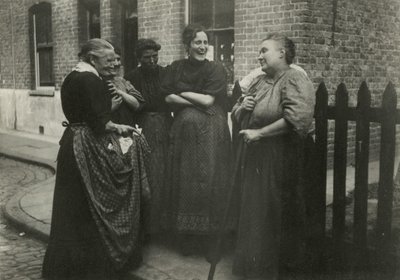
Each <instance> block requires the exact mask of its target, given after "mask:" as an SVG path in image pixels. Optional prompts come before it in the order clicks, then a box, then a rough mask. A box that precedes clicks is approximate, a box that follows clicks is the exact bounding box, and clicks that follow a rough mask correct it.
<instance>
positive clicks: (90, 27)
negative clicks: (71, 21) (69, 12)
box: [78, 0, 100, 43]
mask: <svg viewBox="0 0 400 280" xmlns="http://www.w3.org/2000/svg"><path fill="white" fill-rule="evenodd" d="M78 13H79V27H80V31H79V32H80V34H79V40H80V42H81V43H83V42H86V41H87V40H89V39H92V38H100V1H99V0H80V1H79V6H78Z"/></svg>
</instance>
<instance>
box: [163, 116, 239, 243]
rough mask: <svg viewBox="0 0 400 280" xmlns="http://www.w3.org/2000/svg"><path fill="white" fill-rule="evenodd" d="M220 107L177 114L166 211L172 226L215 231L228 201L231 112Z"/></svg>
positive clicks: (180, 230) (190, 230) (178, 230)
mask: <svg viewBox="0 0 400 280" xmlns="http://www.w3.org/2000/svg"><path fill="white" fill-rule="evenodd" d="M218 110H219V109H218ZM218 110H217V113H216V114H214V115H209V114H207V113H204V112H201V111H199V110H197V109H194V108H185V109H183V110H182V111H181V112H179V113H178V114H177V115H176V116H175V117H174V123H173V125H172V128H171V138H170V150H169V158H170V161H169V162H170V164H169V168H170V169H169V180H170V182H169V183H170V184H169V186H168V189H167V202H168V205H167V214H168V216H169V219H168V222H169V224H168V227H169V229H170V230H172V231H174V232H176V233H179V234H195V235H198V234H210V233H213V232H215V230H217V229H218V226H219V225H220V223H221V219H222V216H223V212H224V210H225V207H226V204H227V199H226V196H227V193H228V192H229V178H230V175H231V174H230V163H231V144H230V134H229V129H228V125H227V117H226V114H224V113H223V112H222V110H220V111H218Z"/></svg>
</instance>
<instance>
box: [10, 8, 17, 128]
mask: <svg viewBox="0 0 400 280" xmlns="http://www.w3.org/2000/svg"><path fill="white" fill-rule="evenodd" d="M10 22H11V55H12V64H13V71H12V77H13V101H14V129H15V130H17V93H16V92H15V89H16V87H17V82H16V80H15V79H16V78H15V45H14V15H13V8H12V2H10Z"/></svg>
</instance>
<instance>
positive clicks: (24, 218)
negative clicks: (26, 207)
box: [0, 148, 56, 243]
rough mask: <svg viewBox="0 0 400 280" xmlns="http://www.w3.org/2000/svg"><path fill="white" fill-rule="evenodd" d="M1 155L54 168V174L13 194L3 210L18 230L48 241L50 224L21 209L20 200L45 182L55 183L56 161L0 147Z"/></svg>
mask: <svg viewBox="0 0 400 280" xmlns="http://www.w3.org/2000/svg"><path fill="white" fill-rule="evenodd" d="M0 155H3V156H5V157H8V158H11V159H14V160H19V161H22V162H26V163H30V164H35V165H39V166H42V167H46V168H49V169H51V170H52V172H53V176H52V177H50V178H48V179H46V180H44V181H41V182H38V183H36V184H34V185H32V186H29V187H28V188H27V189H24V190H21V191H19V192H17V193H16V194H15V195H13V196H12V197H11V198H10V199H9V200H8V201H7V203H6V204H5V205H4V206H3V207H2V209H1V211H2V212H3V213H4V217H5V218H6V219H7V220H8V221H9V222H10V223H11V224H12V225H13V226H14V227H15V228H17V229H18V230H20V231H24V232H26V233H29V234H30V235H32V236H33V237H35V238H36V239H38V240H40V241H42V242H45V243H47V241H48V239H49V234H50V224H45V223H43V222H41V221H38V220H36V219H34V218H33V217H31V216H30V215H28V214H27V213H25V212H24V211H23V210H22V209H21V205H20V200H21V199H22V198H23V197H24V196H25V195H26V194H27V193H29V192H30V191H31V190H33V189H35V188H38V187H41V186H42V185H43V184H49V183H53V184H54V181H55V171H56V163H55V162H53V161H51V160H46V159H41V158H38V157H30V158H27V155H24V154H21V153H18V152H11V151H5V150H4V149H1V148H0Z"/></svg>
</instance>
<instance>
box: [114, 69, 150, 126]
mask: <svg viewBox="0 0 400 280" xmlns="http://www.w3.org/2000/svg"><path fill="white" fill-rule="evenodd" d="M109 81H111V82H112V83H113V84H114V86H115V88H117V89H119V90H122V91H124V92H126V93H127V94H129V95H131V96H133V97H135V98H136V99H137V100H138V102H139V103H140V106H143V103H144V99H143V97H142V95H141V94H140V92H138V91H137V90H136V89H135V88H134V86H133V85H132V84H131V83H130V82H129V81H127V80H125V79H124V78H122V77H118V76H115V77H113V78H111V79H109ZM111 98H112V96H111ZM111 121H112V122H114V123H118V124H126V125H131V126H134V125H135V124H137V119H136V118H135V112H134V111H133V109H131V108H130V107H129V105H128V104H126V102H124V101H123V102H122V103H121V105H120V106H119V107H118V109H116V110H115V111H113V112H111Z"/></svg>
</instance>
